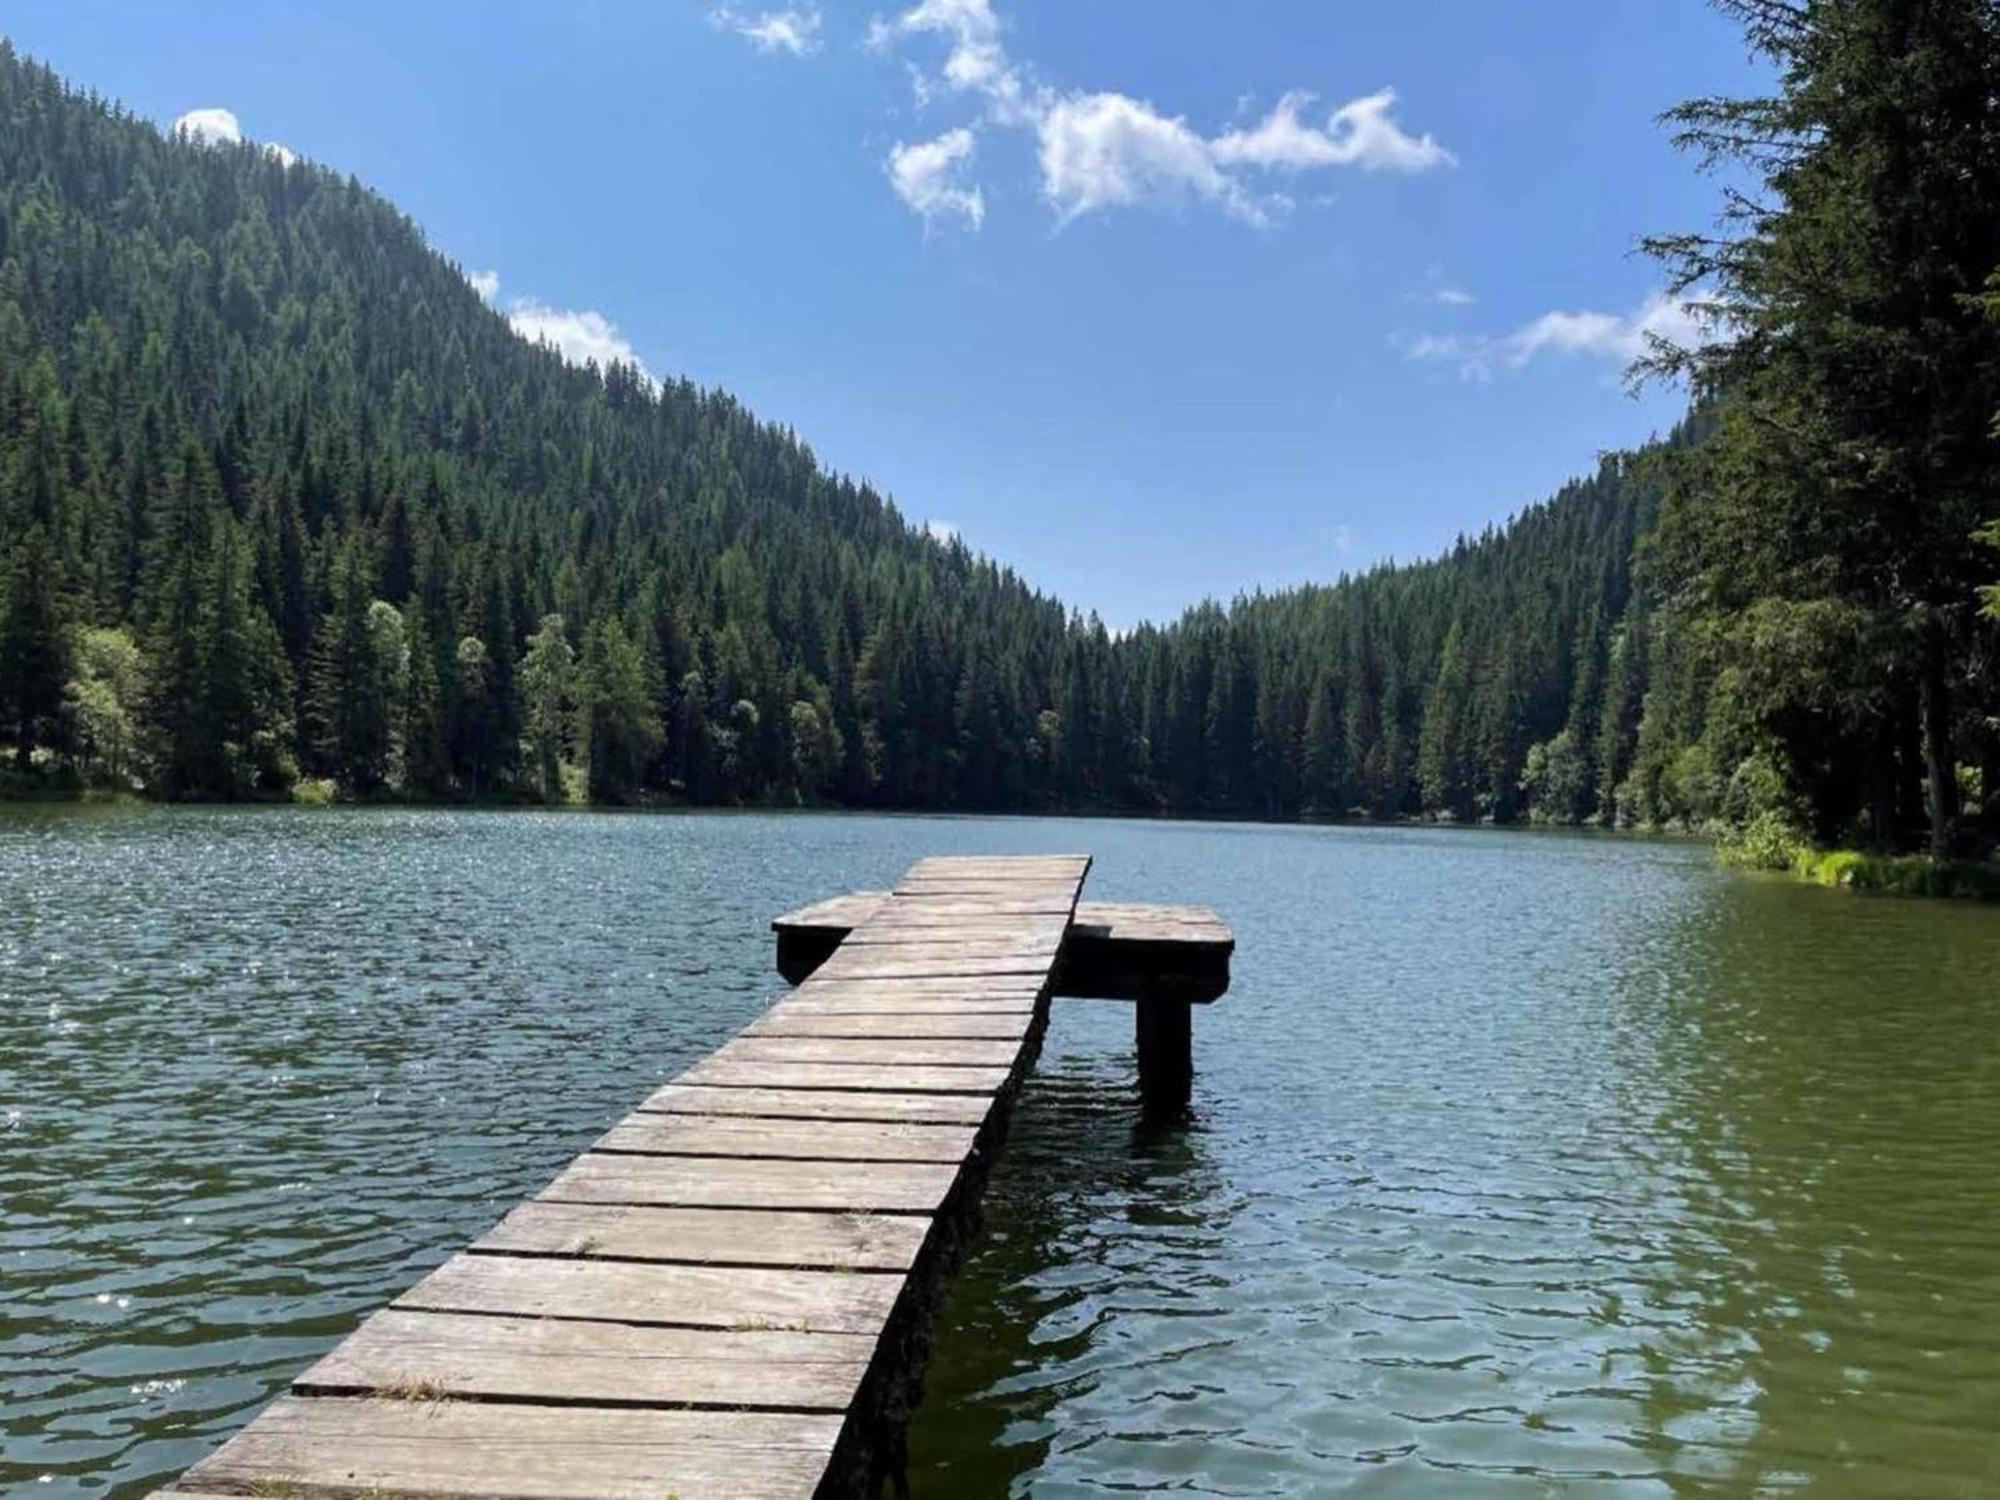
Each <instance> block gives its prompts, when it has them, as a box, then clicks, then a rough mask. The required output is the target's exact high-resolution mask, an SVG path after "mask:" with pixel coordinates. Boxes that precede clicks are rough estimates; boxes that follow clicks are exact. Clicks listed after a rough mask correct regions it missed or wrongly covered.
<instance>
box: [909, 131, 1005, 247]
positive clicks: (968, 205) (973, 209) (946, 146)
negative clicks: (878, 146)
mask: <svg viewBox="0 0 2000 1500" xmlns="http://www.w3.org/2000/svg"><path fill="white" fill-rule="evenodd" d="M976 149H977V148H976V147H975V145H974V142H973V137H972V132H971V131H970V130H967V129H964V128H963V127H961V128H959V129H957V130H947V131H946V132H945V133H944V134H943V135H941V136H939V137H938V138H937V139H936V140H934V141H918V142H916V143H914V144H905V143H903V142H901V141H898V142H897V143H896V144H895V145H894V146H893V147H891V148H890V150H889V159H888V161H887V162H886V163H884V170H885V171H887V172H888V174H889V185H890V186H891V187H893V188H894V189H895V190H896V196H897V197H898V198H901V199H902V200H903V202H904V203H906V204H908V205H909V208H910V210H911V212H913V213H915V214H917V215H918V216H919V217H920V218H922V219H923V221H924V226H925V228H926V229H928V228H929V227H930V226H931V225H933V224H935V223H936V222H937V221H938V220H940V219H956V220H958V221H959V222H961V223H962V224H964V225H965V226H966V227H967V228H968V229H977V228H979V226H980V225H981V224H983V223H985V222H986V198H985V195H984V194H983V193H981V192H980V190H979V189H978V188H976V187H967V186H965V183H964V180H963V174H964V170H965V168H966V166H967V165H968V164H970V162H971V161H972V156H973V152H974V151H975V150H976Z"/></svg>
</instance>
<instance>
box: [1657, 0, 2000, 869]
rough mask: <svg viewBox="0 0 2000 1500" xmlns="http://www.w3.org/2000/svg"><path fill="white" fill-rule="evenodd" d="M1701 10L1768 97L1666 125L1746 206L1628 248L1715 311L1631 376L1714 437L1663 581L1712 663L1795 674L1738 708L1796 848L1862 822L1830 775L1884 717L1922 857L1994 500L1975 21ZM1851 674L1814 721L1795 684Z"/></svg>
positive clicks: (1782, 6)
mask: <svg viewBox="0 0 2000 1500" xmlns="http://www.w3.org/2000/svg"><path fill="white" fill-rule="evenodd" d="M1717 5H1718V8H1719V9H1721V10H1722V11H1723V12H1724V13H1725V14H1727V15H1730V16H1732V17H1734V18H1736V19H1737V20H1739V21H1740V22H1741V23H1742V24H1743V27H1744V31H1745V34H1746V37H1747V38H1748V40H1749V43H1750V45H1751V46H1752V48H1753V49H1755V51H1756V52H1758V53H1759V54H1761V55H1762V56H1764V57H1765V58H1767V59H1769V60H1770V62H1771V63H1772V64H1773V65H1774V67H1775V68H1776V70H1777V75H1778V88H1777V91H1776V92H1775V93H1774V94H1773V95H1771V96H1769V97H1765V98H1753V99H1700V100H1695V101H1693V102H1691V103H1688V104H1685V105H1682V106H1681V107H1680V108H1678V109H1676V110H1675V111H1673V112H1672V114H1671V116H1670V118H1671V120H1672V121H1673V122H1674V124H1675V126H1676V127H1677V129H1678V139H1679V140H1680V142H1681V143H1682V144H1683V145H1684V146H1686V147H1687V148H1688V149H1690V150H1691V151H1693V152H1695V153H1697V154H1698V155H1699V156H1700V157H1701V158H1702V160H1703V162H1704V164H1705V165H1709V166H1711V167H1720V168H1726V169H1728V171H1729V172H1731V173H1734V174H1740V175H1741V176H1743V177H1747V178H1748V179H1749V180H1750V184H1751V185H1750V186H1749V187H1748V188H1747V189H1745V190H1743V191H1736V190H1733V189H1732V190H1730V191H1728V192H1727V194H1726V196H1725V201H1724V209H1723V221H1722V223H1723V228H1722V232H1721V233H1720V234H1683V235H1672V236H1665V237H1661V238H1658V239H1655V240H1653V241H1651V242H1650V243H1651V246H1652V248H1653V250H1654V251H1655V252H1656V253H1657V254H1658V255H1660V256H1661V257H1662V258H1663V259H1664V260H1665V261H1666V263H1667V264H1668V266H1669V267H1670V268H1671V270H1672V273H1673V279H1674V286H1675V288H1676V290H1677V291H1678V292H1680V293H1681V294H1683V295H1688V296H1694V297H1707V298H1711V299H1715V300H1713V301H1711V302H1710V303H1708V304H1707V305H1708V306H1709V307H1710V308H1712V309H1716V310H1717V312H1718V314H1719V321H1720V323H1721V330H1720V331H1721V332H1722V333H1723V334H1724V337H1723V338H1722V339H1721V340H1720V341H1718V342H1714V343H1710V344H1708V345H1706V346H1705V347H1703V346H1695V347H1683V348H1667V347H1662V348H1660V349H1658V350H1657V351H1656V352H1655V357H1654V359H1653V360H1652V364H1653V366H1654V367H1656V368H1662V369H1667V370H1675V371H1686V372H1689V373H1691V374H1692V375H1693V377H1694V379H1695V384H1696V390H1697V393H1698V394H1699V395H1700V396H1701V397H1702V398H1703V399H1705V400H1707V401H1710V402H1712V403H1714V412H1715V430H1714V432H1713V434H1712V435H1711V436H1710V438H1709V440H1708V441H1707V442H1706V443H1704V444H1702V445H1701V446H1700V447H1699V448H1696V449H1692V450H1689V451H1688V452H1687V453H1686V454H1685V455H1684V457H1683V462H1682V465H1681V467H1682V473H1681V475H1680V476H1679V479H1680V482H1679V483H1678V485H1677V487H1676V489H1675V491H1674V494H1673V496H1672V499H1671V502H1670V504H1669V508H1668V510H1667V513H1666V516H1665V520H1664V524H1663V527H1662V548H1661V555H1662V558H1663V560H1664V562H1665V565H1666V572H1667V576H1668V577H1669V578H1670V579H1671V580H1672V581H1673V582H1674V583H1675V584H1676V585H1677V586H1678V588H1679V589H1680V590H1682V591H1683V593H1684V595H1685V596H1686V598H1687V600H1688V601H1689V603H1690V604H1691V605H1692V607H1693V608H1695V609H1697V610H1698V611H1700V612H1702V613H1705V614H1707V615H1710V616H1711V617H1713V618H1716V619H1719V620H1721V621H1724V622H1727V623H1729V624H1730V625H1732V626H1733V627H1734V629H1733V631H1732V634H1731V637H1730V640H1729V645H1730V647H1731V648H1732V650H1733V654H1734V655H1735V656H1736V657H1737V658H1738V659H1740V660H1742V661H1745V662H1754V661H1755V660H1757V659H1758V658H1759V657H1760V656H1761V659H1763V660H1765V661H1768V660H1769V659H1770V653H1771V652H1772V651H1774V650H1781V651H1785V652H1788V653H1790V654H1791V655H1792V656H1793V657H1794V658H1795V659H1796V661H1797V662H1798V665H1799V667H1800V669H1801V671H1799V672H1791V673H1786V674H1782V675H1773V676H1770V677H1769V679H1768V682H1767V687H1768V689H1769V691H1768V692H1767V693H1766V694H1765V695H1764V696H1761V697H1760V698H1758V699H1757V700H1755V701H1752V702H1749V703H1747V704H1746V708H1747V711H1748V712H1749V714H1750V715H1751V716H1752V718H1753V719H1754V721H1755V724H1756V728H1757V733H1758V737H1759V739H1760V740H1761V741H1762V743H1763V744H1764V745H1765V746H1767V747H1768V748H1769V750H1770V752H1771V753H1772V754H1774V755H1775V756H1777V757H1778V758H1780V760H1781V761H1782V762H1783V764H1784V766H1785V769H1786V771H1787V772H1788V773H1789V774H1790V775H1791V776H1792V777H1793V778H1795V779H1796V780H1798V781H1800V782H1801V783H1803V784H1805V785H1807V786H1808V787H1809V788H1810V800H1811V802H1812V804H1813V806H1812V816H1813V821H1814V822H1815V824H1816V825H1817V826H1816V830H1815V831H1817V832H1820V833H1822V834H1826V835H1834V834H1838V833H1840V832H1842V831H1843V829H1844V826H1845V825H1846V824H1848V823H1850V822H1851V821H1853V820H1854V819H1855V818H1856V817H1857V816H1858V815H1859V814H1860V813H1861V812H1863V811H1864V809H1861V808H1857V807H1856V806H1854V805H1852V799H1853V793H1854V780H1855V778H1854V777H1853V776H1852V775H1851V774H1850V773H1849V765H1850V763H1851V762H1852V761H1855V760H1858V759H1860V758H1861V757H1862V755H1863V754H1874V753H1879V747H1880V746H1881V745H1883V744H1886V743H1895V742H1896V740H1897V739H1898V736H1897V735H1896V734H1895V733H1894V726H1893V724H1886V723H1884V722H1883V721H1885V720H1888V719H1892V718H1893V717H1894V716H1896V715H1902V714H1908V715H1911V716H1913V718H1914V724H1915V731H1916V738H1917V740H1918V741H1919V743H1920V745H1921V754H1920V755H1919V756H1917V757H1915V758H1914V760H1913V762H1912V763H1911V764H1909V765H1908V766H1906V767H1905V768H1904V774H1905V775H1906V776H1908V777H1910V778H1912V779H1913V780H1921V782H1922V783H1923V786H1924V788H1925V807H1926V817H1927V822H1928V825H1929V838H1928V843H1929V847H1930V849H1931V852H1932V853H1933V854H1936V855H1944V854H1946V853H1949V852H1950V851H1951V849H1952V846H1953V839H1954V830H1955V823H1956V818H1957V813H1958V766H1959V748H1960V743H1961V737H1962V733H1963V731H1964V728H1965V727H1966V726H1965V725H1964V723H1963V722H1962V721H1963V719H1964V718H1965V715H1964V714H1963V712H1962V704H1961V698H1962V695H1963V692H1964V689H1965V685H1966V676H1967V668H1968V663H1969V659H1970V655H1971V652H1972V649H1973V643H1974V638H1975V631H1976V630H1977V629H1978V628H1979V627H1977V626H1976V624H1975V620H1974V611H1973V598H1974V586H1975V584H1976V582H1977V579H1976V578H1975V577H1974V576H1973V574H1972V572H1971V569H1972V567H1973V556H1972V549H1971V548H1970V547H1969V546H1968V545H1967V538H1968V537H1969V536H1970V535H1971V533H1972V532H1973V530H1974V528H1975V526H1976V525H1977V524H1978V523H1979V522H1980V521H1981V520H1982V519H1984V518H1985V517H1984V511H1985V508H1986V507H1987V506H1988V505H1990V503H1991V496H1992V495H1993V494H1994V493H1996V491H1997V490H2000V445H1996V442H1995V440H1994V438H1993V435H1992V432H1991V427H1990V422H1991V416H1992V410H1993V406H1994V400H1995V393H1996V391H2000V329H1996V328H1995V327H1994V326H1993V324H1992V323H1991V321H1990V320H1988V319H1987V318H1985V317H1983V316H1981V314H1980V310H1979V308H1978V307H1977V305H1976V301H1975V294H1976V293H1977V292H1978V291H1979V289H1980V288H1981V287H1982V286H1983V285H1984V283H1985V280H1986V278H1987V277H1988V275H1989V274H1990V273H1991V272H1992V271H1993V269H1994V267H1995V266H1996V265H2000V129H1997V128H1996V120H1995V115H1996V103H1995V101H1996V98H2000V8H1996V7H1995V6H1994V5H1993V4H1992V0H1819V3H1815V4H1811V5H1798V4H1793V3H1788V0H1717ZM1855 662H1865V673H1864V675H1865V678H1866V680H1865V681H1863V682H1857V683H1854V684H1853V685H1852V686H1853V687H1854V688H1855V689H1858V691H1848V692H1845V693H1843V694H1842V695H1841V701H1839V702H1838V703H1837V704H1834V705H1831V706H1828V705H1827V704H1825V703H1824V702H1822V701H1820V700H1819V699H1817V698H1816V697H1815V696H1814V695H1813V694H1812V692H1811V691H1810V689H1809V682H1808V679H1809V678H1810V677H1813V676H1818V675H1821V674H1822V673H1825V672H1828V671H1835V670H1842V669H1843V666H1844V664H1848V663H1855ZM1802 673H1803V676H1802ZM1836 740H1844V741H1846V742H1847V743H1851V744H1854V745H1855V746H1857V749H1856V750H1855V751H1854V752H1853V753H1851V754H1845V753H1842V748H1843V747H1842V745H1841V744H1839V743H1835V741H1836ZM1872 832H1873V834H1874V836H1875V837H1876V838H1877V839H1878V840H1880V841H1882V842H1894V841H1895V839H1896V837H1897V834H1898V830H1896V829H1894V828H1884V827H1877V828H1875V829H1873V830H1872Z"/></svg>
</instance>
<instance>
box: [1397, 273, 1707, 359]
mask: <svg viewBox="0 0 2000 1500" xmlns="http://www.w3.org/2000/svg"><path fill="white" fill-rule="evenodd" d="M1726 322H1727V314H1726V310H1725V309H1724V307H1723V304H1722V303H1721V302H1720V301H1719V300H1717V299H1715V298H1713V297H1705V296H1704V297H1693V298H1679V297H1673V296H1669V295H1668V294H1667V293H1666V292H1660V291H1656V292H1653V293H1652V294H1650V295H1649V296H1648V297H1647V298H1646V300H1645V301H1644V302H1642V303H1640V304H1639V306H1638V307H1636V308H1634V309H1633V310H1632V311H1631V312H1629V313H1623V314H1619V313H1607V312H1594V311H1583V312H1571V311H1566V310H1557V311H1554V312H1546V313H1543V314H1542V315H1541V316H1540V317H1538V318H1535V319H1533V320H1532V321H1530V322H1527V323H1524V324H1522V325H1521V326H1520V327H1519V328H1516V329H1514V330H1513V331H1512V332H1511V333H1503V334H1450V333H1446V334H1438V333H1423V334H1417V335H1415V336H1413V337H1410V336H1406V337H1403V338H1401V339H1400V340H1399V342H1400V344H1401V346H1402V348H1403V352H1404V353H1405V354H1407V355H1408V356H1409V357H1410V358H1412V359H1420V360H1436V361H1440V362H1443V363H1448V364H1455V365H1457V366H1458V371H1459V373H1460V374H1461V375H1463V376H1465V377H1466V378H1467V379H1469V380H1486V379H1490V378H1491V377H1492V376H1493V375H1495V374H1497V373H1502V372H1505V371H1512V370H1519V369H1523V368H1525V367H1526V366H1527V365H1529V364H1532V363H1533V362H1534V361H1535V360H1537V359H1540V358H1541V357H1543V356H1544V355H1556V356H1563V355H1568V356H1581V357H1585V358H1593V359H1603V360H1610V361H1615V362H1616V363H1618V364H1621V365H1629V364H1631V363H1632V362H1633V361H1634V360H1637V359H1640V358H1642V357H1644V356H1645V355H1647V354H1649V353H1651V352H1652V350H1653V348H1654V345H1655V342H1656V341H1659V342H1664V343H1667V344H1671V345H1675V346H1678V347H1680V348H1699V347H1701V346H1702V345H1705V344H1709V343H1712V342H1714V341H1715V340H1716V339H1717V338H1719V337H1721V336H1722V334H1723V332H1724V325H1725V324H1726Z"/></svg>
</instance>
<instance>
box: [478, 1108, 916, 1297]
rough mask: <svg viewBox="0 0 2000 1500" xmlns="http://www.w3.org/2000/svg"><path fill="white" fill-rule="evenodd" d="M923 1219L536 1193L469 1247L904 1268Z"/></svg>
mask: <svg viewBox="0 0 2000 1500" xmlns="http://www.w3.org/2000/svg"><path fill="white" fill-rule="evenodd" d="M661 1118H662V1119H666V1118H673V1117H670V1116H661ZM930 1225H931V1221H930V1220H929V1219H927V1218H924V1217H922V1216H920V1215H917V1214H856V1213H803V1212H785V1211H781V1210H775V1209H728V1208H635V1207H633V1206H631V1205H629V1204H595V1203H551V1202H547V1201H545V1200H543V1199H539V1198H537V1199H531V1200H530V1201H529V1202H526V1203H523V1204H521V1205H519V1206H518V1207H517V1208H515V1210H514V1211H513V1212H512V1213H510V1214H508V1215H507V1217H506V1218H504V1219H502V1220H501V1221H500V1222H499V1223H498V1224H496V1225H494V1227H493V1228H491V1229H489V1230H488V1231H487V1232H486V1233H485V1234H483V1235H482V1236H480V1238H479V1239H477V1240H476V1241H474V1242H473V1246H472V1248H473V1249H475V1250H482V1251H491V1252H498V1253H505V1254H513V1255H564V1256H571V1257H574V1258H578V1259H592V1258H596V1259H605V1260H661V1261H686V1262H689V1263H690V1264H693V1265H712V1264H717V1263H722V1262H727V1263H730V1264H735V1265H772V1266H796V1267H801V1268H810V1267H819V1268H822V1269H827V1270H832V1269H836V1268H838V1269H846V1270H859V1271H907V1270H908V1269H909V1268H910V1267H911V1266H912V1265H914V1264H915V1263H916V1259H917V1252H918V1251H920V1250H921V1249H923V1246H924V1240H925V1238H926V1237H927V1236H928V1235H929V1233H930Z"/></svg>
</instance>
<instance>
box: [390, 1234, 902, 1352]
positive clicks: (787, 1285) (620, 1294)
mask: <svg viewBox="0 0 2000 1500" xmlns="http://www.w3.org/2000/svg"><path fill="white" fill-rule="evenodd" d="M902 1289H903V1278H902V1277H901V1276H898V1275H894V1274H889V1275H884V1274H881V1273H878V1272H874V1271H854V1272H846V1271H794V1270H779V1269H774V1268H768V1267H755V1266H694V1265H680V1264H672V1263H670V1264H658V1265H654V1264H644V1265H642V1264H638V1263H636V1262H632V1261H622V1260H551V1259H548V1258H546V1257H543V1256H513V1255H470V1254H467V1255H454V1256H453V1257H452V1258H451V1259H450V1260H448V1261H446V1262H445V1263H444V1264H443V1265H441V1266H439V1267H438V1268H437V1269H436V1270H435V1271H433V1272H431V1274H430V1275H428V1276H426V1277H425V1278H424V1279H423V1280H422V1281H420V1282H418V1283H417V1284H416V1285H415V1286H413V1287H411V1288H410V1289H409V1290H408V1291H407V1292H405V1293H403V1295H402V1296H400V1297H398V1298H397V1299H396V1301H395V1304H394V1305H395V1306H397V1307H400V1308H403V1309H404V1310H406V1311H428V1312H453V1313H487V1314H497V1315H503V1316H507V1317H516V1318H594V1319H599V1320H602V1321H606V1322H612V1323H629V1324H634V1325H647V1324H650V1325H665V1326H669V1327H680V1328H724V1329H739V1330H750V1329H765V1328H775V1329H788V1330H791V1331H792V1332H795V1333H853V1334H862V1335H865V1336H867V1337H869V1338H874V1337H876V1336H877V1335H879V1334H880V1333H881V1331H882V1327H883V1325H884V1324H885V1323H886V1322H887V1321H888V1319H889V1313H890V1312H891V1310H892V1309H893V1308H894V1307H895V1305H896V1298H897V1297H898V1296H899V1295H901V1293H902Z"/></svg>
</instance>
